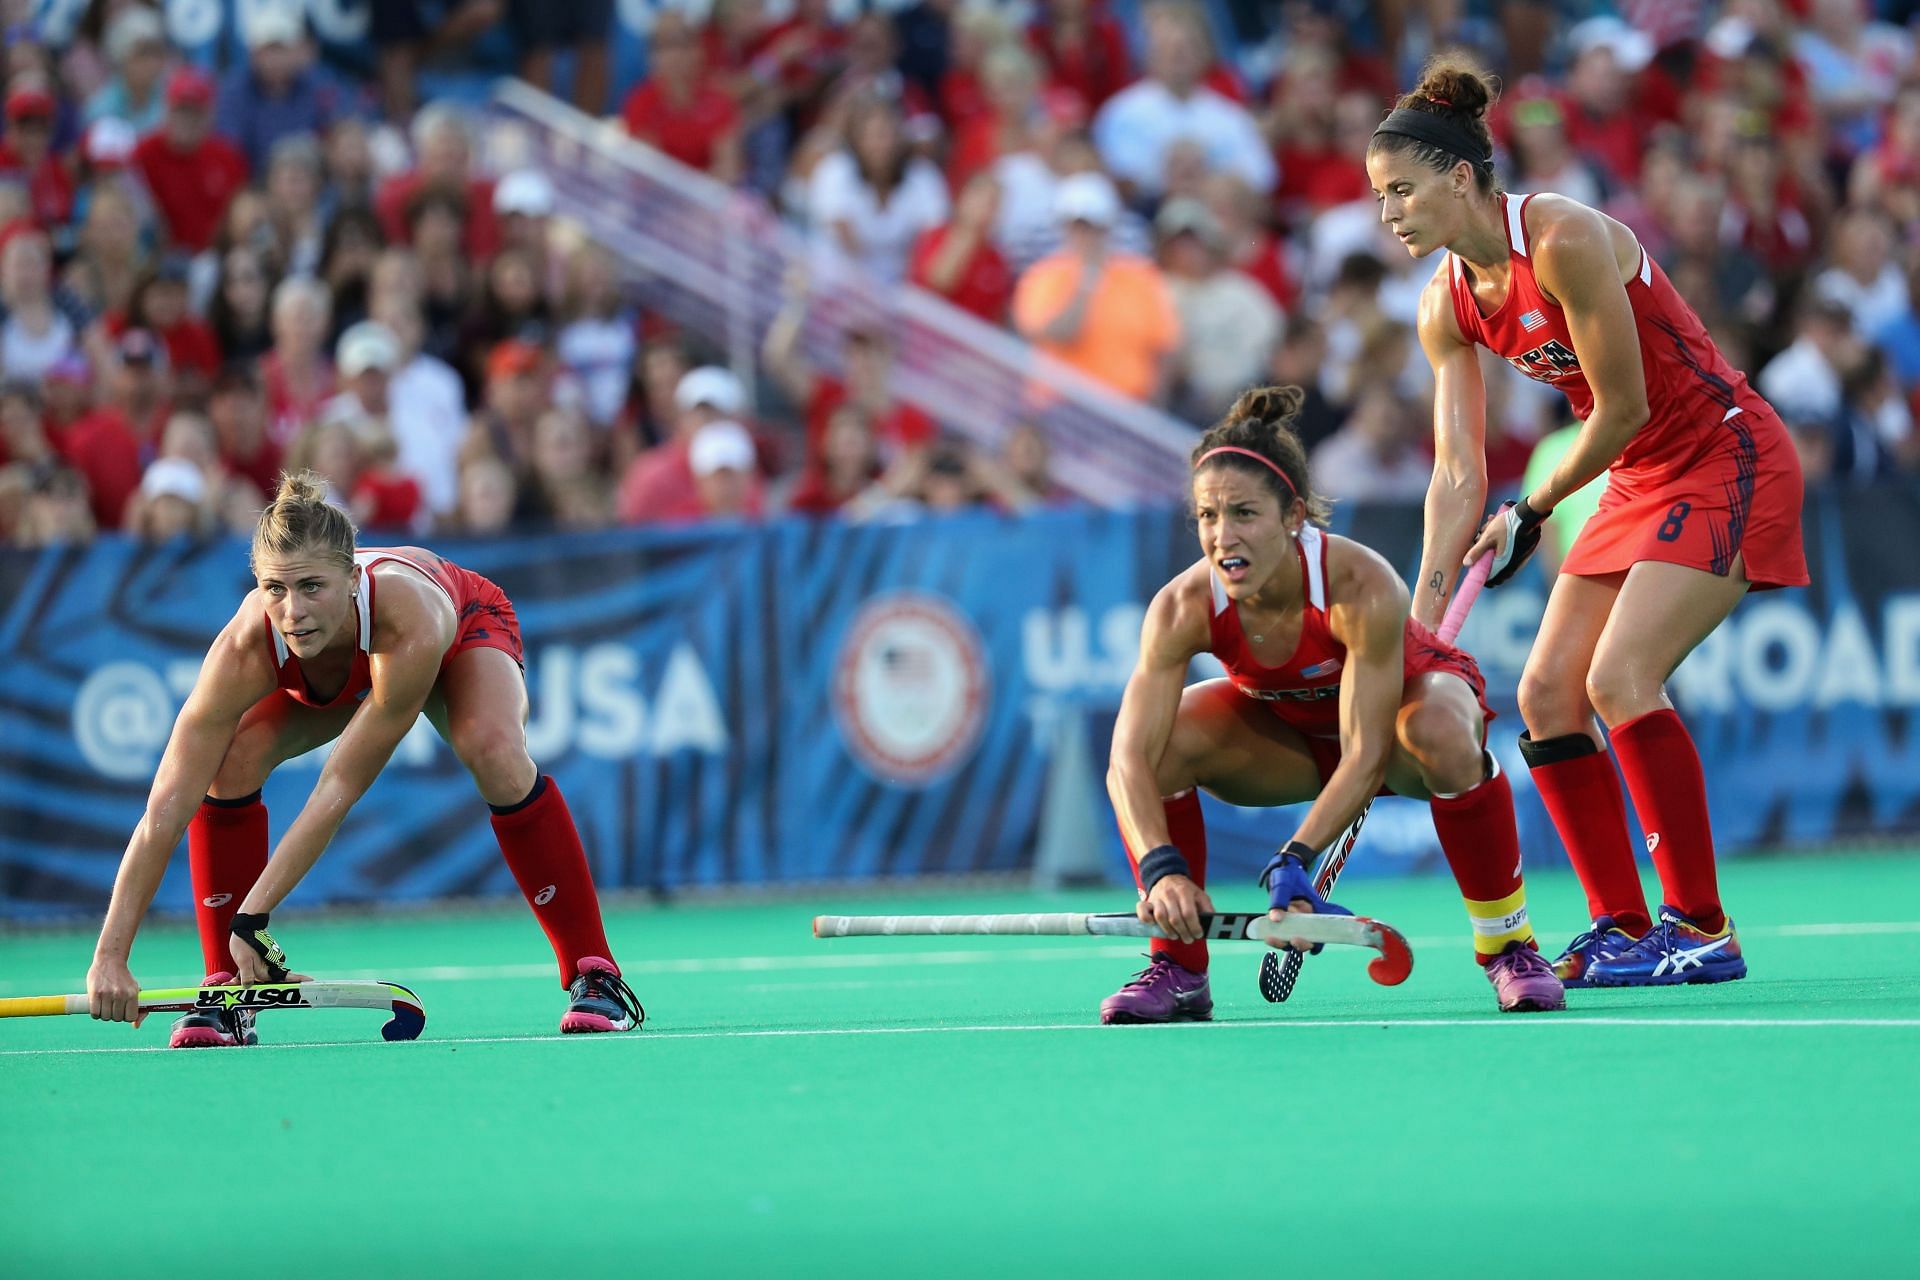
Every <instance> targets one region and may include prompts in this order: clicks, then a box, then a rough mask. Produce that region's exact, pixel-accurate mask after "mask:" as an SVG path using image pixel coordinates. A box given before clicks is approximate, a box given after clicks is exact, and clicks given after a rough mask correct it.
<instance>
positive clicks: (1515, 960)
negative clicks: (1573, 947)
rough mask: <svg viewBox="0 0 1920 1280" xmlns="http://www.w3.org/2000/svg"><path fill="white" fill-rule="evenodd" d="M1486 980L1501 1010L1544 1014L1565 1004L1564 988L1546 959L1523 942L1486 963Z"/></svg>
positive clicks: (1561, 1007) (1508, 946)
mask: <svg viewBox="0 0 1920 1280" xmlns="http://www.w3.org/2000/svg"><path fill="white" fill-rule="evenodd" d="M1487 981H1488V982H1491V983H1492V984H1493V992H1494V994H1495V995H1496V996H1498V997H1499V999H1500V1012H1502V1013H1544V1012H1546V1011H1547V1010H1549V1009H1564V1008H1566V1007H1567V990H1566V988H1565V987H1563V986H1561V985H1560V979H1558V978H1556V977H1555V976H1554V974H1553V966H1552V965H1550V964H1548V963H1547V958H1546V957H1545V956H1543V955H1541V954H1540V953H1539V952H1538V951H1535V950H1534V949H1533V948H1532V947H1530V946H1528V945H1527V944H1526V943H1524V942H1509V943H1508V944H1507V949H1506V950H1505V951H1502V952H1501V953H1500V954H1499V955H1498V956H1496V957H1494V961H1493V963H1492V964H1490V965H1488V966H1487Z"/></svg>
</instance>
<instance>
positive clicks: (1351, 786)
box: [1100, 387, 1566, 1022]
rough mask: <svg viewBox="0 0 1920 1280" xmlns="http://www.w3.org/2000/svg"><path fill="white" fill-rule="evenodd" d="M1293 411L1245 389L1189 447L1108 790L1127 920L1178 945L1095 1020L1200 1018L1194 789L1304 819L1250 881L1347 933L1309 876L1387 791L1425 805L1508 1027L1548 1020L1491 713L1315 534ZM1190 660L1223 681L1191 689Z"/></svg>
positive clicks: (1284, 397) (1349, 557)
mask: <svg viewBox="0 0 1920 1280" xmlns="http://www.w3.org/2000/svg"><path fill="white" fill-rule="evenodd" d="M1300 403H1301V395H1300V391H1299V389H1298V388H1295V387H1266V388H1262V389H1260V390H1256V391H1249V392H1247V393H1246V394H1245V395H1243V396H1241V397H1240V399H1239V400H1238V401H1237V402H1236V403H1235V404H1234V406H1233V408H1232V409H1230V410H1229V411H1228V413H1227V417H1226V419H1225V420H1224V421H1222V422H1221V423H1220V424H1219V425H1217V426H1215V427H1214V428H1213V429H1212V430H1211V431H1209V432H1207V434H1206V435H1205V436H1204V437H1203V438H1202V439H1201V441H1200V444H1199V446H1198V447H1197V448H1196V449H1195V450H1194V455H1193V490H1192V492H1193V511H1194V519H1195V523H1196V525H1197V526H1198V532H1199V535H1200V549H1201V551H1202V553H1203V556H1202V558H1201V559H1200V560H1198V561H1197V562H1195V563H1194V564H1193V565H1192V566H1191V567H1190V568H1188V569H1186V570H1185V571H1183V572H1182V573H1180V574H1179V575H1178V576H1177V577H1175V578H1174V579H1173V581H1171V582H1169V583H1168V584H1167V585H1166V586H1165V587H1162V588H1161V589H1160V591H1159V592H1158V594H1156V595H1155V596H1154V598H1153V603H1152V604H1151V605H1150V606H1149V607H1148V609H1147V616H1146V621H1145V622H1144V624H1143V625H1142V627H1141V635H1140V659H1139V662H1138V664H1137V665H1136V666H1135V668H1134V671H1133V674H1132V675H1131V676H1130V677H1129V678H1128V680H1127V687H1126V692H1125V694H1124V695H1123V696H1122V698H1121V703H1120V716H1119V720H1118V721H1117V723H1116V724H1115V726H1114V736H1113V751H1112V757H1111V760H1110V763H1109V768H1108V774H1107V790H1108V792H1109V794H1110V795H1111V796H1112V798H1113V804H1114V809H1115V811H1116V813H1117V814H1118V815H1119V818H1120V829H1121V833H1122V834H1123V835H1124V836H1125V838H1126V842H1127V851H1128V855H1129V856H1130V857H1131V858H1132V859H1133V861H1134V871H1135V875H1136V876H1137V878H1138V880H1139V884H1140V890H1141V893H1140V899H1141V900H1140V906H1139V915H1140V918H1141V919H1142V920H1145V921H1147V922H1148V923H1150V924H1157V925H1159V926H1160V927H1161V928H1162V929H1164V930H1166V931H1167V932H1168V933H1170V934H1172V935H1173V937H1172V939H1170V940H1156V941H1155V942H1154V944H1153V964H1152V965H1150V966H1149V967H1148V968H1147V969H1146V970H1145V971H1144V972H1143V973H1141V974H1140V975H1139V976H1137V977H1136V978H1135V979H1134V980H1133V981H1132V982H1129V983H1128V984H1127V985H1126V986H1124V987H1122V988H1121V989H1120V990H1119V991H1118V992H1116V993H1115V994H1114V995H1112V996H1110V997H1108V999H1107V1000H1106V1002H1105V1003H1104V1004H1102V1005H1101V1008H1100V1015H1101V1020H1102V1021H1104V1022H1165V1021H1170V1020H1173V1019H1177V1018H1205V1017H1208V1016H1210V1014H1211V1011H1212V1008H1213V1000H1212V995H1211V992H1210V990H1209V988H1208V983H1207V977H1206V968H1207V945H1206V943H1205V942H1204V941H1203V940H1202V939H1203V934H1202V931H1201V928H1200V922H1199V918H1200V915H1201V914H1202V913H1205V912H1211V911H1212V910H1213V906H1212V902H1211V900H1210V899H1209V898H1208V896H1207V893H1206V889H1205V885H1206V859H1207V838H1206V828H1205V826H1204V824H1203V822H1202V819H1201V813H1200V797H1199V795H1198V789H1205V790H1207V791H1209V792H1211V793H1212V794H1214V795H1216V796H1218V797H1220V798H1221V799H1223V800H1226V801H1228V802H1229V803H1232V804H1239V805H1252V806H1277V805H1288V804H1297V803H1300V802H1303V801H1312V807H1311V808H1310V809H1309V810H1308V811H1307V814H1306V817H1305V818H1304V819H1303V820H1302V821H1301V823H1300V825H1299V827H1298V828H1297V829H1296V830H1295V831H1294V833H1293V836H1292V838H1291V839H1290V840H1289V841H1288V842H1287V843H1286V845H1285V847H1283V848H1282V849H1281V850H1280V852H1279V853H1278V854H1276V855H1275V856H1274V858H1273V859H1272V861H1271V862H1269V863H1268V865H1267V869H1266V872H1265V874H1264V875H1263V877H1262V881H1263V883H1264V886H1265V888H1266V889H1267V892H1268V900H1269V903H1270V905H1271V906H1272V907H1273V909H1274V910H1275V911H1276V912H1278V911H1283V910H1287V909H1289V908H1290V909H1292V910H1306V911H1316V912H1319V911H1336V912H1340V913H1342V914H1346V911H1345V908H1343V907H1340V906H1338V905H1336V904H1333V903H1330V902H1328V901H1326V899H1325V898H1324V897H1322V895H1321V894H1320V892H1319V891H1317V890H1316V889H1315V887H1314V885H1313V884H1312V882H1311V880H1310V879H1309V876H1308V867H1309V866H1310V865H1311V864H1312V863H1313V861H1314V860H1315V858H1316V857H1317V856H1318V854H1319V852H1320V851H1321V850H1323V849H1325V848H1326V847H1327V846H1328V845H1330V844H1332V843H1333V841H1334V839H1335V838H1336V837H1337V836H1339V835H1340V833H1341V832H1342V831H1344V830H1346V828H1347V827H1348V826H1350V825H1351V824H1352V823H1353V822H1354V820H1355V819H1356V818H1357V817H1358V816H1359V815H1360V813H1361V811H1362V810H1363V809H1365V808H1366V806H1367V805H1368V804H1370V803H1371V802H1372V801H1373V798H1374V796H1375V795H1377V794H1381V793H1382V791H1383V788H1384V789H1386V790H1390V791H1392V792H1395V793H1398V794H1400V795H1406V796H1416V797H1420V798H1423V799H1430V800H1431V801H1432V804H1433V821H1434V826H1435V828H1436V829H1437V830H1438V831H1439V834H1440V846H1441V849H1442V851H1443V852H1444V853H1445V854H1446V857H1447V863H1448V865H1449V866H1450V867H1451V868H1452V869H1453V873H1454V878H1455V880H1456V881H1457V882H1458V883H1459V885H1460V891H1461V895H1462V896H1463V897H1464V898H1465V899H1466V905H1467V915H1468V918H1469V920H1470V922H1471V924H1472V928H1473V935H1474V949H1475V952H1476V954H1477V955H1478V957H1479V960H1480V963H1481V965H1482V966H1483V967H1484V968H1485V971H1486V974H1487V977H1488V979H1489V980H1490V981H1491V982H1492V984H1493V987H1494V991H1495V994H1496V997H1497V999H1498V1001H1499V1005H1500V1008H1501V1009H1502V1010H1506V1011H1521V1010H1542V1009H1558V1008H1562V1007H1564V1005H1565V1002H1566V997H1565V995H1564V993H1563V992H1562V990H1561V984H1560V982H1559V981H1558V980H1557V979H1556V978H1555V977H1554V976H1553V973H1552V971H1551V969H1549V968H1548V966H1547V962H1546V961H1545V960H1544V959H1542V958H1541V957H1540V956H1539V955H1538V954H1537V949H1536V948H1535V946H1534V941H1533V930H1532V928H1531V927H1530V926H1529V925H1528V923H1527V906H1526V887H1525V885H1524V884H1523V882H1522V880H1521V876H1520V841H1519V836H1518V834H1517V832H1516V831H1515V829H1514V819H1513V792H1512V790H1511V788H1510V787H1509V785H1508V782H1507V778H1506V776H1505V775H1504V774H1502V773H1501V772H1500V769H1499V766H1498V764H1497V763H1496V762H1495V760H1494V758H1493V756H1492V755H1490V754H1488V753H1487V751H1486V750H1485V749H1484V741H1485V734H1486V723H1487V721H1488V720H1489V719H1490V718H1491V717H1492V714H1493V713H1492V712H1491V711H1489V710H1488V709H1487V705H1486V702H1485V701H1484V699H1483V697H1482V694H1483V693H1484V690H1485V682H1484V681H1483V680H1482V679H1481V676H1480V670H1479V668H1478V667H1477V666H1476V665H1475V664H1474V661H1473V659H1472V658H1470V657H1469V656H1467V655H1466V654H1465V653H1463V652H1462V651H1460V650H1459V649H1456V648H1454V646H1453V645H1452V644H1450V643H1448V642H1446V641H1444V640H1442V639H1440V638H1439V637H1438V636H1436V635H1435V634H1434V633H1433V632H1432V631H1429V630H1428V629H1427V628H1426V627H1425V626H1423V625H1421V624H1420V623H1418V622H1415V621H1413V620H1412V619H1411V618H1410V617H1408V615H1407V589H1406V587H1405V585H1404V584H1402V583H1401V581H1400V579H1399V577H1398V575H1396V574H1395V573H1394V571H1393V569H1392V567H1391V566H1390V565H1388V564H1387V562H1386V561H1384V560H1382V559H1381V558H1380V557H1379V556H1378V555H1376V554H1375V553H1374V552H1372V551H1370V550H1368V549H1367V548H1366V547H1363V546H1361V545H1360V544H1359V543H1357V542H1353V541H1350V540H1348V539H1346V538H1339V537H1334V536H1333V535H1331V534H1328V533H1326V532H1325V531H1324V530H1322V529H1321V527H1320V524H1321V522H1323V521H1324V520H1325V518H1326V514H1327V510H1326V504H1325V503H1324V502H1323V501H1322V500H1321V499H1319V498H1317V497H1315V495H1314V493H1313V490H1312V488H1311V487H1310V485H1309V482H1308V477H1307V463H1306V453H1305V451H1304V450H1303V449H1302V447H1301V444H1300V440H1299V437H1298V436H1296V435H1295V434H1294V432H1293V427H1292V422H1293V419H1294V416H1295V415H1296V414H1297V413H1298V412H1299V409H1300ZM1202 653H1211V654H1213V655H1214V656H1216V657H1217V658H1219V659H1220V662H1221V664H1222V665H1223V666H1224V667H1225V668H1226V670H1227V678H1226V679H1224V680H1208V681H1204V682H1202V683H1200V684H1196V685H1193V686H1191V687H1187V686H1186V677H1187V665H1188V663H1189V661H1190V660H1191V659H1193V658H1194V657H1195V656H1197V655H1199V654H1202Z"/></svg>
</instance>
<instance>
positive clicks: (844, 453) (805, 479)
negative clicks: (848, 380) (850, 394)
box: [786, 404, 880, 516]
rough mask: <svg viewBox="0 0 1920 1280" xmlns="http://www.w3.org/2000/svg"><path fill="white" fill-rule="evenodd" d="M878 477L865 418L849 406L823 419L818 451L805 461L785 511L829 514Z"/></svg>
mask: <svg viewBox="0 0 1920 1280" xmlns="http://www.w3.org/2000/svg"><path fill="white" fill-rule="evenodd" d="M879 478H880V452H879V449H878V447H877V445H876V443H875V441H874V438H873V424H872V423H870V422H868V421H867V415H866V414H864V413H862V412H860V410H858V409H857V408H855V407H854V406H852V405H850V404H843V405H841V406H840V407H839V408H838V409H835V410H834V411H833V413H832V415H831V416H830V417H829V418H828V419H827V435H826V439H825V440H824V441H823V442H822V443H821V445H820V452H819V453H818V454H817V455H815V456H814V457H812V458H809V459H808V460H807V465H806V468H805V469H804V470H803V471H802V472H801V473H800V479H799V481H798V482H797V483H795V485H794V486H793V489H792V491H791V492H790V493H789V494H788V495H787V501H786V508H787V510H789V511H794V512H798V513H799V514H801V515H806V516H826V515H832V514H833V513H834V512H836V511H838V510H840V508H842V507H844V506H845V505H846V504H847V503H849V502H851V501H853V500H854V499H855V498H857V497H859V496H860V495H861V494H862V493H865V492H866V490H867V487H868V486H869V485H871V484H872V483H873V482H874V481H875V480H877V479H879Z"/></svg>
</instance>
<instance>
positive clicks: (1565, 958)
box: [1553, 916, 1639, 991]
mask: <svg viewBox="0 0 1920 1280" xmlns="http://www.w3.org/2000/svg"><path fill="white" fill-rule="evenodd" d="M1637 941H1639V939H1637V938H1635V937H1634V936H1633V935H1632V934H1630V933H1628V932H1627V931H1626V930H1625V929H1622V928H1620V927H1619V926H1618V925H1616V924H1614V922H1613V917H1612V916H1601V917H1600V918H1598V919H1597V920H1595V921H1594V922H1593V926H1592V927H1591V928H1589V929H1588V930H1587V931H1586V932H1585V933H1583V934H1580V935H1579V936H1578V937H1576V938H1575V939H1574V940H1573V941H1572V942H1570V943H1568V944H1567V949H1566V950H1565V951H1562V952H1561V953H1560V958H1559V959H1558V960H1555V961H1554V962H1553V973H1554V976H1555V977H1557V978H1559V979H1560V985H1561V986H1563V987H1565V988H1566V989H1567V990H1569V991H1572V990H1575V989H1576V988H1579V987H1584V986H1586V985H1587V970H1589V969H1591V968H1593V966H1594V964H1595V963H1596V962H1598V961H1601V960H1607V959H1611V958H1612V957H1614V956H1617V955H1619V954H1621V953H1622V952H1624V951H1626V950H1627V949H1628V948H1630V947H1632V946H1633V944H1634V943H1635V942H1637Z"/></svg>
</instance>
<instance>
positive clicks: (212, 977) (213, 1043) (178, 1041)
mask: <svg viewBox="0 0 1920 1280" xmlns="http://www.w3.org/2000/svg"><path fill="white" fill-rule="evenodd" d="M232 981H233V975H232V974H230V973H210V974H208V975H207V980H206V981H205V982H203V983H201V984H200V985H201V986H203V987H223V986H225V985H226V984H227V983H229V982H232ZM259 1043H260V1037H259V1036H258V1035H256V1034H255V1033H254V1030H253V1010H251V1009H198V1010H195V1011H194V1012H192V1013H189V1014H183V1015H182V1016H181V1017H179V1018H177V1019H175V1020H174V1024H173V1035H172V1036H170V1037H168V1039H167V1047H168V1048H169V1049H237V1048H241V1047H243V1046H246V1045H250V1044H259Z"/></svg>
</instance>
